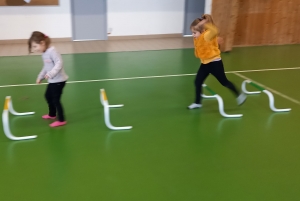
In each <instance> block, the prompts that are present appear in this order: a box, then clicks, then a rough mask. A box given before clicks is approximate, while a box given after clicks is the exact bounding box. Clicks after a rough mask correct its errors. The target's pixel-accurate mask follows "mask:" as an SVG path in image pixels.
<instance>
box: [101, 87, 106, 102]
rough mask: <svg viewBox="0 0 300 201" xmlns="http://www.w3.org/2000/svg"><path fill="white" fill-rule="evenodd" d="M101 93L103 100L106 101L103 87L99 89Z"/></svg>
mask: <svg viewBox="0 0 300 201" xmlns="http://www.w3.org/2000/svg"><path fill="white" fill-rule="evenodd" d="M101 94H102V97H103V100H104V101H107V96H106V92H105V91H104V89H102V90H101Z"/></svg>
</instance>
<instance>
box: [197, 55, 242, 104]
mask: <svg viewBox="0 0 300 201" xmlns="http://www.w3.org/2000/svg"><path fill="white" fill-rule="evenodd" d="M210 73H211V74H212V75H213V76H215V78H217V80H218V81H219V82H220V83H221V84H222V85H223V86H224V87H227V88H228V89H230V90H231V91H232V92H233V93H234V94H235V95H236V96H239V92H238V90H237V89H236V87H235V86H234V85H233V84H232V83H231V82H230V81H229V80H228V79H227V77H226V75H225V71H224V66H223V62H222V60H220V61H213V62H210V63H208V64H201V66H200V68H199V70H198V73H197V76H196V80H195V86H196V100H195V103H197V104H201V100H202V96H201V94H202V84H203V83H204V81H205V79H206V78H207V76H208V75H209V74H210Z"/></svg>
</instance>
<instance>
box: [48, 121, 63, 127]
mask: <svg viewBox="0 0 300 201" xmlns="http://www.w3.org/2000/svg"><path fill="white" fill-rule="evenodd" d="M65 124H67V122H66V121H63V122H61V121H55V122H53V123H52V124H50V127H58V126H63V125H65Z"/></svg>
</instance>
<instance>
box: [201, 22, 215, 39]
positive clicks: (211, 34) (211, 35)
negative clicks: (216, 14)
mask: <svg viewBox="0 0 300 201" xmlns="http://www.w3.org/2000/svg"><path fill="white" fill-rule="evenodd" d="M204 26H205V28H206V29H207V32H206V33H205V34H204V40H206V41H210V40H212V39H213V38H215V37H216V36H217V35H218V29H217V27H216V26H214V25H213V24H210V23H206V24H205V25H204Z"/></svg>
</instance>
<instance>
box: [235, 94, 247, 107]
mask: <svg viewBox="0 0 300 201" xmlns="http://www.w3.org/2000/svg"><path fill="white" fill-rule="evenodd" d="M246 98H247V96H246V94H244V93H241V94H240V95H239V96H238V97H237V98H236V101H237V103H238V105H242V104H243V103H244V102H245V101H246Z"/></svg>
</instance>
